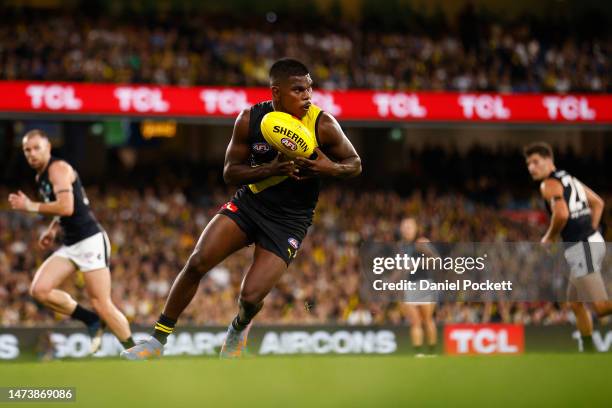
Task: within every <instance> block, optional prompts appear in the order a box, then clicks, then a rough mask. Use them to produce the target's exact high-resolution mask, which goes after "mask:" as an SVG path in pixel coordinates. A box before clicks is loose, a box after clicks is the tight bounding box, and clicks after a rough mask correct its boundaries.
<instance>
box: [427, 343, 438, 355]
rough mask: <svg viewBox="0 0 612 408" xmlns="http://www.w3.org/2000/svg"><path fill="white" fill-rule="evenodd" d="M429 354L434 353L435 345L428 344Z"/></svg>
mask: <svg viewBox="0 0 612 408" xmlns="http://www.w3.org/2000/svg"><path fill="white" fill-rule="evenodd" d="M427 348H428V351H429V354H436V345H435V344H430V345H429V346H428V347H427Z"/></svg>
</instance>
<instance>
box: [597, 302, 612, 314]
mask: <svg viewBox="0 0 612 408" xmlns="http://www.w3.org/2000/svg"><path fill="white" fill-rule="evenodd" d="M593 309H594V310H595V313H596V314H597V317H604V316H607V315H609V314H611V313H612V302H593Z"/></svg>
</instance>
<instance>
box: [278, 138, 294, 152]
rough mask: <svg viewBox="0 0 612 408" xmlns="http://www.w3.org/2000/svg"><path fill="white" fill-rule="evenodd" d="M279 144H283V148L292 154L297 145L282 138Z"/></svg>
mask: <svg viewBox="0 0 612 408" xmlns="http://www.w3.org/2000/svg"><path fill="white" fill-rule="evenodd" d="M281 143H282V144H283V146H285V147H286V148H287V149H289V150H291V151H293V152H294V151H296V150H297V145H296V144H295V142H294V141H293V140H291V139H287V138H286V137H283V138H282V139H281Z"/></svg>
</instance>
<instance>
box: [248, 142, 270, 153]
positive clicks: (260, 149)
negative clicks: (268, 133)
mask: <svg viewBox="0 0 612 408" xmlns="http://www.w3.org/2000/svg"><path fill="white" fill-rule="evenodd" d="M252 148H253V151H254V152H255V153H261V154H263V153H268V152H269V151H270V145H269V144H267V143H253V146H252Z"/></svg>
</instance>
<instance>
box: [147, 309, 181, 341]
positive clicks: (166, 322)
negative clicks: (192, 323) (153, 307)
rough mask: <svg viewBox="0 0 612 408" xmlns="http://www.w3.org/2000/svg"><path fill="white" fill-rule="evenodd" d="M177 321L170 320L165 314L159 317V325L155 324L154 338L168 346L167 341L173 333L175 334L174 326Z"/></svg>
mask: <svg viewBox="0 0 612 408" xmlns="http://www.w3.org/2000/svg"><path fill="white" fill-rule="evenodd" d="M175 324H176V320H174V319H171V318H169V317H168V316H166V315H164V314H163V313H162V314H160V315H159V319H157V323H155V329H154V330H153V334H152V336H153V337H155V338H156V339H157V341H159V342H160V343H161V344H166V339H167V338H168V336H169V335H170V334H172V332H174V325H175Z"/></svg>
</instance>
